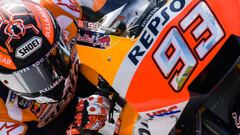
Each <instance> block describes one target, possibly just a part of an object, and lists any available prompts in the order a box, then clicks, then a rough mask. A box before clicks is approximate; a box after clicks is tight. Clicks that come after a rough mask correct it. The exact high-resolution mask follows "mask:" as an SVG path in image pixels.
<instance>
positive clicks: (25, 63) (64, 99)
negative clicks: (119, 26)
mask: <svg viewBox="0 0 240 135" xmlns="http://www.w3.org/2000/svg"><path fill="white" fill-rule="evenodd" d="M34 2H35V3H33V2H30V1H27V0H23V1H20V0H16V1H11V2H9V1H1V3H0V5H1V7H0V8H1V10H0V31H1V35H2V36H1V39H0V41H1V46H0V49H1V53H0V55H1V56H0V57H1V64H0V65H1V66H0V80H1V82H2V84H3V85H2V84H1V88H2V90H1V91H0V96H1V99H0V107H1V113H0V133H3V134H53V133H52V132H49V129H50V130H51V129H53V128H58V129H59V130H58V131H54V132H56V133H55V134H64V132H62V131H64V130H66V125H68V124H69V122H71V121H73V119H74V118H71V119H68V122H66V123H64V124H54V123H57V122H52V123H50V122H51V121H52V120H53V119H55V117H57V116H58V115H59V114H60V113H62V112H63V110H64V109H65V108H66V107H67V109H72V110H73V111H69V112H66V111H65V112H66V113H64V112H63V114H64V115H69V113H70V114H71V115H73V114H72V112H74V108H75V105H76V104H77V102H79V103H78V104H77V107H76V109H77V113H76V116H75V121H74V122H73V123H72V124H71V125H70V130H68V133H69V134H79V133H80V130H78V129H79V127H82V128H84V129H87V130H94V131H97V130H99V129H100V128H101V127H103V126H104V123H105V121H106V116H107V114H108V109H109V102H108V100H107V96H106V95H102V94H99V93H98V94H94V93H91V92H89V91H91V90H88V92H87V93H91V94H83V93H84V92H83V93H82V92H76V94H74V93H75V90H77V91H79V88H77V84H78V73H75V72H74V71H73V69H72V68H71V67H73V66H76V65H74V64H75V63H74V60H77V59H76V58H75V59H73V60H71V59H72V58H71V57H70V49H71V46H70V45H69V43H70V41H71V40H72V39H74V38H75V35H76V33H77V28H76V26H75V24H74V22H73V19H77V20H84V21H85V20H86V21H96V20H99V19H100V18H102V17H103V16H104V15H105V14H107V13H109V12H111V11H112V10H113V9H117V8H119V7H121V6H123V5H124V4H125V3H126V1H120V2H118V1H111V2H115V3H116V2H117V3H118V4H114V5H115V7H112V6H113V5H112V4H110V1H107V0H101V1H99V0H98V1H86V0H76V1H74V0H41V1H37V0H34ZM36 3H37V4H36ZM109 6H111V8H109ZM44 7H45V8H47V9H48V10H49V11H51V13H50V12H48V10H46V9H45V8H44ZM83 11H84V12H83ZM130 18H131V17H130ZM125 22H126V21H125ZM80 83H82V82H80ZM93 89H94V88H93ZM78 93H79V94H78ZM76 95H77V96H76ZM91 95H92V96H91ZM77 97H83V99H79V101H78V99H77ZM69 104H70V105H69ZM69 106H70V107H69ZM83 110H87V116H85V117H87V119H84V120H82V116H81V115H82V113H83V112H82V111H83ZM99 110H100V111H99ZM60 119H64V120H66V119H67V118H60ZM55 121H61V120H58V119H57V120H55ZM81 121H84V122H83V123H85V124H83V123H81ZM49 123H50V124H49ZM45 125H47V126H45ZM49 125H50V126H49ZM52 125H53V126H52ZM12 127H14V128H12ZM40 127H43V128H40Z"/></svg>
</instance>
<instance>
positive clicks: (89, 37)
mask: <svg viewBox="0 0 240 135" xmlns="http://www.w3.org/2000/svg"><path fill="white" fill-rule="evenodd" d="M83 31H84V32H83ZM83 31H82V33H81V32H79V33H78V34H77V36H76V42H77V43H78V44H80V45H86V46H90V47H96V48H101V49H106V48H107V47H109V45H110V42H111V40H110V37H109V35H105V34H101V33H97V32H92V31H87V30H86V31H85V30H83Z"/></svg>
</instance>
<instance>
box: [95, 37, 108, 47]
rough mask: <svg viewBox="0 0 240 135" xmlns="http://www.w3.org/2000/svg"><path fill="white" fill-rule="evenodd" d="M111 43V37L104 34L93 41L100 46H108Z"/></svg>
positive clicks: (96, 45)
mask: <svg viewBox="0 0 240 135" xmlns="http://www.w3.org/2000/svg"><path fill="white" fill-rule="evenodd" d="M109 44H110V37H109V36H102V37H97V38H96V41H95V42H94V43H93V46H95V47H100V48H106V47H108V46H109Z"/></svg>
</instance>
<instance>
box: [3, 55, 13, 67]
mask: <svg viewBox="0 0 240 135" xmlns="http://www.w3.org/2000/svg"><path fill="white" fill-rule="evenodd" d="M0 63H3V65H8V66H10V65H11V64H12V59H10V58H6V57H4V56H2V55H1V54H0Z"/></svg>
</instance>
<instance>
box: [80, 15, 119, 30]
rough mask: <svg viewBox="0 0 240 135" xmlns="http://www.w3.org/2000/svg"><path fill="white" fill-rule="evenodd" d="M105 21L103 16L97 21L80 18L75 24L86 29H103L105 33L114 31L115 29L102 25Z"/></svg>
mask: <svg viewBox="0 0 240 135" xmlns="http://www.w3.org/2000/svg"><path fill="white" fill-rule="evenodd" d="M104 21H105V18H102V19H101V20H99V21H97V22H88V21H82V20H78V21H77V25H78V26H79V27H80V28H83V29H87V30H92V31H98V30H103V31H105V32H106V33H109V32H110V33H114V32H116V31H117V30H116V29H114V28H111V27H104V26H102V23H103V22H104Z"/></svg>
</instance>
